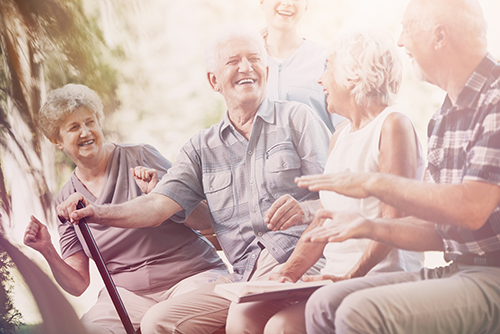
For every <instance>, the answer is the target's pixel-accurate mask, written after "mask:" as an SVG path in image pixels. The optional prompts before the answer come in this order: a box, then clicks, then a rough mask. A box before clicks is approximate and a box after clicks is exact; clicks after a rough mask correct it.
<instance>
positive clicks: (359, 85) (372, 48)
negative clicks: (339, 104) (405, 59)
mask: <svg viewBox="0 0 500 334" xmlns="http://www.w3.org/2000/svg"><path fill="white" fill-rule="evenodd" d="M328 54H329V57H330V56H332V57H331V59H333V64H331V65H333V66H334V78H335V81H336V82H337V83H338V84H339V85H341V86H344V87H348V86H349V85H351V84H354V88H353V90H352V92H351V94H352V95H353V97H354V99H355V101H356V103H357V104H358V105H360V106H366V105H368V104H369V103H377V104H379V105H391V104H393V103H394V99H395V96H396V94H397V93H398V91H399V87H400V85H401V80H402V69H403V66H402V63H401V59H400V57H399V55H398V53H397V50H396V46H395V42H394V39H393V37H392V35H391V34H390V33H388V32H386V31H383V30H370V31H368V30H363V31H356V32H351V33H347V34H344V35H341V36H339V37H338V38H336V39H334V40H333V41H332V42H331V45H330V47H329V49H328Z"/></svg>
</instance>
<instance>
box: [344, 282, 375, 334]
mask: <svg viewBox="0 0 500 334" xmlns="http://www.w3.org/2000/svg"><path fill="white" fill-rule="evenodd" d="M380 314H381V313H380V310H378V308H377V305H376V303H373V302H371V299H370V298H366V296H365V294H363V291H360V292H355V293H352V294H350V295H349V296H347V297H346V298H345V299H344V300H343V302H342V303H341V304H340V306H339V308H338V309H337V312H336V316H335V329H336V331H337V332H338V333H347V332H350V331H352V330H354V329H356V333H370V332H373V330H374V327H377V326H374V324H378V323H380V322H379V321H377V320H376V318H377V317H378V316H379V315H380Z"/></svg>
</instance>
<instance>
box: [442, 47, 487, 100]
mask: <svg viewBox="0 0 500 334" xmlns="http://www.w3.org/2000/svg"><path fill="white" fill-rule="evenodd" d="M496 65H497V62H496V60H495V58H494V57H493V56H492V55H491V54H490V53H488V54H487V55H486V56H485V57H484V58H483V60H482V61H481V62H480V63H479V65H478V66H477V67H476V69H475V70H474V72H472V74H471V76H470V77H469V80H467V83H466V84H465V87H464V88H463V89H462V91H461V92H460V94H459V95H458V98H457V102H456V103H455V106H456V109H457V110H463V109H470V108H472V106H473V104H474V102H475V101H477V98H478V95H479V93H480V92H481V91H482V88H483V87H484V85H485V84H486V81H487V80H488V77H489V76H490V74H491V71H492V70H493V68H495V66H496ZM443 107H444V110H447V109H448V108H450V107H451V101H450V98H449V96H448V95H446V100H445V102H444V104H443Z"/></svg>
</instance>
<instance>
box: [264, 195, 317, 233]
mask: <svg viewBox="0 0 500 334" xmlns="http://www.w3.org/2000/svg"><path fill="white" fill-rule="evenodd" d="M311 206H314V205H312V204H311V202H302V203H299V202H298V201H297V200H296V199H295V198H293V197H292V196H290V195H288V194H287V195H283V196H281V197H280V198H278V199H277V200H276V201H275V202H274V203H273V205H271V207H270V208H269V210H267V211H266V214H265V215H264V222H265V223H266V224H267V228H268V229H270V230H272V231H278V230H286V229H287V228H290V227H292V226H294V225H302V224H308V223H310V222H311V220H312V218H313V215H314V209H313V208H311Z"/></svg>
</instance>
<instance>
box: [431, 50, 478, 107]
mask: <svg viewBox="0 0 500 334" xmlns="http://www.w3.org/2000/svg"><path fill="white" fill-rule="evenodd" d="M485 56H486V52H485V53H484V54H483V53H481V54H475V55H470V56H469V57H463V55H462V56H459V55H458V54H457V55H456V56H451V55H450V57H448V61H447V64H448V65H447V66H442V68H443V69H444V71H443V73H442V74H441V75H440V77H439V79H438V80H437V83H436V85H437V86H439V87H440V88H442V89H443V90H445V91H446V92H447V93H448V96H449V98H450V100H451V103H452V104H453V105H454V104H455V103H456V102H457V99H458V96H459V95H460V93H461V92H462V90H463V89H464V87H465V85H466V84H467V81H468V80H469V78H470V76H471V75H472V73H473V72H474V70H475V69H476V68H477V66H478V65H479V63H480V62H481V61H482V60H483V58H484V57H485Z"/></svg>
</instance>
